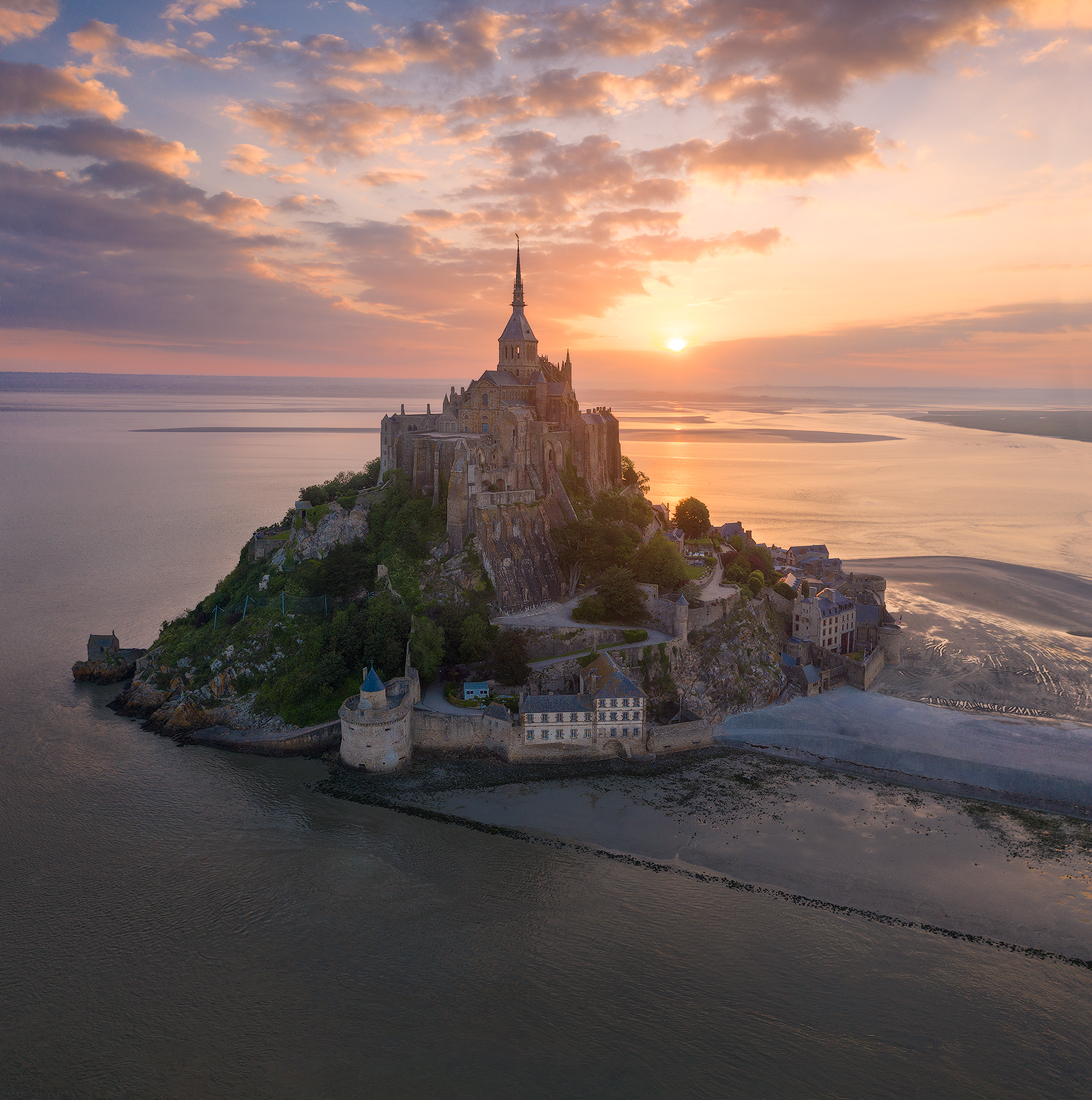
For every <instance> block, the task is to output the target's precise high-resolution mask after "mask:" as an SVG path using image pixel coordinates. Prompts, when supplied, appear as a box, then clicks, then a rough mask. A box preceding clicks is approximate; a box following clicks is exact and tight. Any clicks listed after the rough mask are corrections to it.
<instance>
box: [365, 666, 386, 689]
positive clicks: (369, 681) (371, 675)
mask: <svg viewBox="0 0 1092 1100" xmlns="http://www.w3.org/2000/svg"><path fill="white" fill-rule="evenodd" d="M360 690H361V691H384V690H385V689H384V687H383V681H382V680H380V679H379V675H378V674H377V673H376V671H375V666H374V665H373V666H372V667H371V668H370V669H368V675H367V676H365V677H364V683H362V684H361V685H360Z"/></svg>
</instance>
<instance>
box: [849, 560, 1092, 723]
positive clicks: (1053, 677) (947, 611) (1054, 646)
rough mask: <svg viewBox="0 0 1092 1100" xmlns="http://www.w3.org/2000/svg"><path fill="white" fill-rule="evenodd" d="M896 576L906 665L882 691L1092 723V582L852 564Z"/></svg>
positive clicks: (987, 568)
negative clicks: (1085, 634)
mask: <svg viewBox="0 0 1092 1100" xmlns="http://www.w3.org/2000/svg"><path fill="white" fill-rule="evenodd" d="M845 568H846V569H847V570H853V571H855V572H860V573H864V572H868V573H879V574H881V575H882V576H884V577H886V578H887V607H888V610H889V611H891V613H892V614H894V615H895V616H896V617H898V616H899V615H900V614H901V615H902V618H903V625H904V627H905V628H906V630H905V633H904V637H903V646H902V654H903V659H902V663H901V664H899V665H895V666H890V667H888V668H886V669H885V670H884V671H883V673H882V674H881V675H880V677H879V679H878V680H877V681H876V683H875V685H874V687H873V690H874V691H876V692H879V693H880V694H885V695H895V696H898V697H900V698H903V699H912V700H916V701H921V702H931V703H939V704H941V705H944V706H950V707H957V708H959V709H964V710H977V711H982V712H993V713H1003V714H1027V715H1034V716H1038V717H1045V718H1068V719H1075V720H1077V721H1079V722H1085V723H1092V638H1087V637H1081V636H1079V635H1078V634H1074V633H1070V632H1071V631H1092V582H1089V581H1088V580H1086V579H1084V578H1082V577H1079V576H1076V575H1074V574H1066V573H1057V572H1053V571H1051V570H1047V569H1035V568H1031V567H1027V566H1019V565H1010V564H1007V563H1004V562H990V561H980V560H977V559H973V558H951V557H933V558H924V557H923V558H879V559H870V560H867V561H853V562H846V563H845Z"/></svg>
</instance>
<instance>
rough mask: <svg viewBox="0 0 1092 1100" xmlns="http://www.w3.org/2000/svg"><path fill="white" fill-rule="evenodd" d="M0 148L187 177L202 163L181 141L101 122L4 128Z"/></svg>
mask: <svg viewBox="0 0 1092 1100" xmlns="http://www.w3.org/2000/svg"><path fill="white" fill-rule="evenodd" d="M0 145H5V146H7V147H8V148H11V149H29V150H33V151H34V152H38V153H60V154H61V155H62V156H67V157H85V156H90V157H96V158H98V159H99V160H124V161H131V162H133V163H135V164H143V165H146V166H147V167H149V168H155V169H157V170H158V171H160V172H165V173H167V174H169V175H173V176H185V175H186V174H187V173H188V172H189V165H190V163H191V162H193V161H196V160H198V159H199V158H198V156H197V154H196V153H195V152H194V151H193V150H192V149H187V148H186V147H185V145H183V144H182V142H180V141H165V140H164V139H163V138H161V137H157V136H156V135H155V134H151V133H149V132H148V131H147V130H125V129H122V128H121V127H119V126H114V125H113V124H112V123H109V122H101V121H99V120H97V119H71V120H70V121H68V122H66V123H65V124H64V125H63V126H31V125H29V124H27V123H22V124H20V125H15V126H0Z"/></svg>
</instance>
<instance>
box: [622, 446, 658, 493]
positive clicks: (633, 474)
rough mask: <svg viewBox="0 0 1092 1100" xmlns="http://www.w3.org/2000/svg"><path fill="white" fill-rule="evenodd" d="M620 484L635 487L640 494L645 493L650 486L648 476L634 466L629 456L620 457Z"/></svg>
mask: <svg viewBox="0 0 1092 1100" xmlns="http://www.w3.org/2000/svg"><path fill="white" fill-rule="evenodd" d="M622 484H623V485H636V486H637V488H638V489H639V490H640V491H641V492H642V493H647V492H648V487H649V485H650V484H651V483H650V482H649V480H648V476H647V475H646V474H644V473H642V471H640V470H638V469H637V467H636V466H634V464H633V459H632V458H630V457H629V455H622Z"/></svg>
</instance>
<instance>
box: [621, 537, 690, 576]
mask: <svg viewBox="0 0 1092 1100" xmlns="http://www.w3.org/2000/svg"><path fill="white" fill-rule="evenodd" d="M633 573H634V576H635V577H636V578H637V580H639V581H640V582H641V583H642V584H656V585H659V586H660V588H665V589H668V588H670V589H674V588H678V587H680V585H683V584H685V583H686V581H687V579H688V574H687V571H686V562H685V561H683V556H682V554H680V553H679V549H678V547H677V546H676V545H675V544H674V543H673V542H672V541H671V540H670V539H667V538H665V537H664V536H663V535H662V534H661V533H660V532H659V531H657V532H656V534H654V535H653V536H652V538H651V539H649V540H648V542H647V543H645V545H644V546H642V547H640V548H639V549H638V550H637V553H636V554H635V555H634V556H633Z"/></svg>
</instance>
